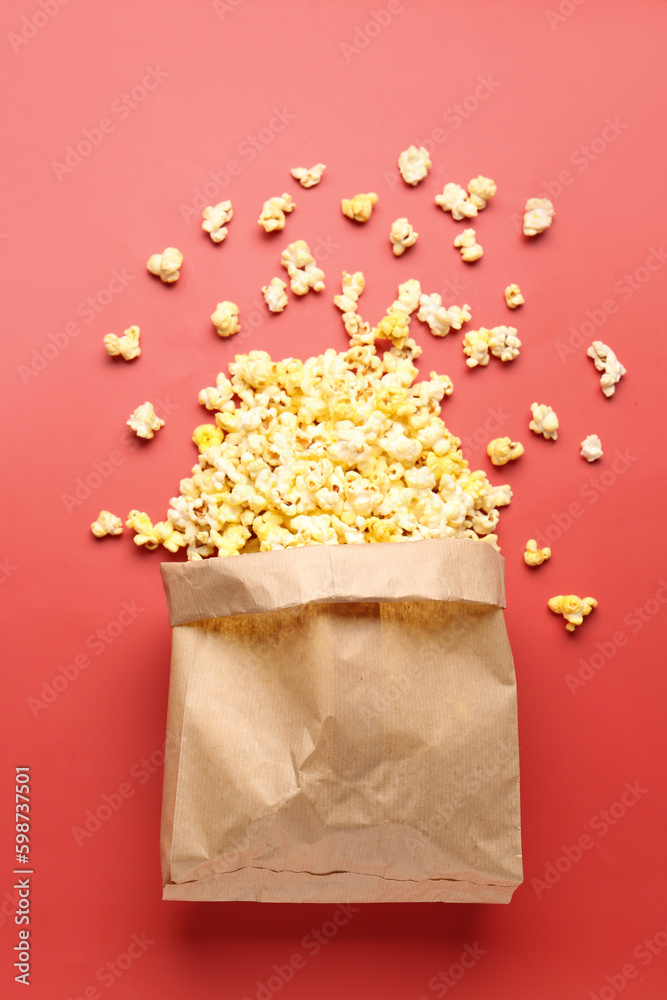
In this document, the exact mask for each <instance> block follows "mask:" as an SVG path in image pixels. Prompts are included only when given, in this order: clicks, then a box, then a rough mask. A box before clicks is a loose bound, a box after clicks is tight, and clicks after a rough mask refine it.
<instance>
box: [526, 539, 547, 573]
mask: <svg viewBox="0 0 667 1000" xmlns="http://www.w3.org/2000/svg"><path fill="white" fill-rule="evenodd" d="M547 559H551V549H550V548H549V546H548V545H547V546H546V548H543V549H538V547H537V542H536V541H535V539H534V538H529V539H528V541H527V542H526V551H525V552H524V554H523V561H524V562H525V564H526V566H541V565H542V563H543V562H546V560H547Z"/></svg>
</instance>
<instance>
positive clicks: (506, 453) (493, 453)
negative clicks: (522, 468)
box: [486, 437, 523, 465]
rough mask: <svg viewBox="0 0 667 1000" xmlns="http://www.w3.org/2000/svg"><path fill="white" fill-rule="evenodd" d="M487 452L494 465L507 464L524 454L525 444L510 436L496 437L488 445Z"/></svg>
mask: <svg viewBox="0 0 667 1000" xmlns="http://www.w3.org/2000/svg"><path fill="white" fill-rule="evenodd" d="M486 453H487V455H488V456H489V458H490V459H491V461H492V462H493V464H494V465H506V464H507V463H508V462H514V461H515V460H516V459H517V458H520V457H521V455H523V445H522V444H521V443H520V442H519V441H511V440H510V438H508V437H502V438H494V439H493V441H489V443H488V445H487V446H486Z"/></svg>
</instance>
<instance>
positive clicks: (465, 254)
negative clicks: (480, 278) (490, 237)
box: [454, 229, 484, 264]
mask: <svg viewBox="0 0 667 1000" xmlns="http://www.w3.org/2000/svg"><path fill="white" fill-rule="evenodd" d="M454 246H455V247H460V248H461V257H462V258H463V260H465V261H466V262H467V263H469V264H472V262H473V261H475V260H479V258H480V257H481V256H482V254H483V253H484V251H483V250H482V247H481V246H480V244H479V243H478V242H477V236H476V233H475V230H474V229H464V230H463V232H462V233H459V235H458V236H457V237H456V239H455V240H454Z"/></svg>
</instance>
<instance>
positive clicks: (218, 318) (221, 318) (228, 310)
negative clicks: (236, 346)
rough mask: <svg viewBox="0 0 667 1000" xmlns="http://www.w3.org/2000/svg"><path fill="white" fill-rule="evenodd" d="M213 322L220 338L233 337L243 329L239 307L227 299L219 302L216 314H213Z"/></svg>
mask: <svg viewBox="0 0 667 1000" xmlns="http://www.w3.org/2000/svg"><path fill="white" fill-rule="evenodd" d="M211 322H212V323H213V326H214V327H215V330H216V333H217V334H218V336H219V337H233V336H234V334H235V333H238V332H239V330H240V329H241V324H240V323H239V307H238V306H237V305H236V303H235V302H229V301H228V300H227V299H225V300H224V302H218V304H217V306H216V307H215V312H213V313H211Z"/></svg>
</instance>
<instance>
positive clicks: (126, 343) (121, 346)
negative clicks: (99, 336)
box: [104, 326, 141, 361]
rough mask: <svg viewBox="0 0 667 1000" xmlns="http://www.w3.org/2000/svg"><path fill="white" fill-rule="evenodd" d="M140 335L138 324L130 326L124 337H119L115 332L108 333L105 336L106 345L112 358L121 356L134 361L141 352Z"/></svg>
mask: <svg viewBox="0 0 667 1000" xmlns="http://www.w3.org/2000/svg"><path fill="white" fill-rule="evenodd" d="M140 336H141V330H140V329H139V327H138V326H130V327H128V328H127V330H125V331H124V333H123V336H122V337H117V336H116V334H115V333H107V335H106V336H105V338H104V347H105V348H106V352H107V354H109V355H110V356H111V357H112V358H117V357H121V358H123V359H124V360H125V361H133V360H134V359H135V358H138V357H139V355H140V354H141V347H140V346H139V337H140Z"/></svg>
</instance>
